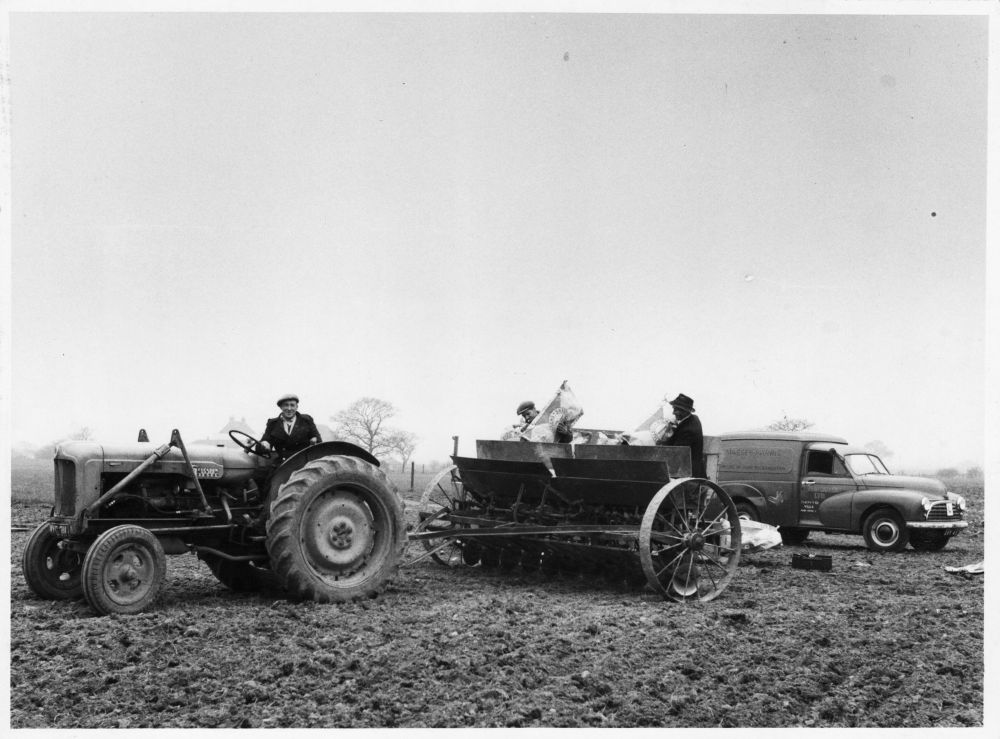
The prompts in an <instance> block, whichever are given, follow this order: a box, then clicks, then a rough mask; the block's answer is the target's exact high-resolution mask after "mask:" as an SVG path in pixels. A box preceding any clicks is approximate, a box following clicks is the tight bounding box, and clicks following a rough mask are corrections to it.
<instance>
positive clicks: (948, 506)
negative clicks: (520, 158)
mask: <svg viewBox="0 0 1000 739" xmlns="http://www.w3.org/2000/svg"><path fill="white" fill-rule="evenodd" d="M944 509H945V510H946V511H948V517H949V518H950V517H951V516H954V515H955V506H954V504H952V503H948V504H946V505H945V507H944Z"/></svg>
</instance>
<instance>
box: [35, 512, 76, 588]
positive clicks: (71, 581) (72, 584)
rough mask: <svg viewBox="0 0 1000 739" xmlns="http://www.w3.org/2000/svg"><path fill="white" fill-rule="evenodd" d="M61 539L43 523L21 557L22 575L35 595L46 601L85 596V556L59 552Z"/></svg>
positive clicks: (63, 550)
mask: <svg viewBox="0 0 1000 739" xmlns="http://www.w3.org/2000/svg"><path fill="white" fill-rule="evenodd" d="M59 542H60V538H59V537H58V536H55V535H54V534H52V533H51V532H50V530H49V524H48V523H47V522H46V523H43V524H42V525H41V526H39V527H38V528H37V529H35V530H34V532H32V534H31V536H30V537H29V538H28V543H27V544H26V545H25V547H24V555H23V556H22V557H21V571H22V572H23V573H24V580H25V582H27V583H28V587H29V588H31V592H33V593H34V594H35V595H37V596H38V597H39V598H45V599H46V600H72V599H74V598H79V597H80V596H81V595H83V585H82V584H81V582H80V574H81V572H82V571H83V555H82V554H80V553H78V552H71V551H70V550H68V549H60V548H59Z"/></svg>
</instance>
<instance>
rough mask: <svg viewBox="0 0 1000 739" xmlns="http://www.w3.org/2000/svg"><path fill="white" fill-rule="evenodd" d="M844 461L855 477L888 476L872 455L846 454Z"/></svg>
mask: <svg viewBox="0 0 1000 739" xmlns="http://www.w3.org/2000/svg"><path fill="white" fill-rule="evenodd" d="M844 460H845V461H846V462H847V466H848V467H849V468H850V470H851V472H853V473H854V474H855V475H888V474H890V473H889V470H888V469H886V466H885V465H884V464H882V460H881V459H879V458H878V457H876V456H875V455H874V454H848V455H845V457H844Z"/></svg>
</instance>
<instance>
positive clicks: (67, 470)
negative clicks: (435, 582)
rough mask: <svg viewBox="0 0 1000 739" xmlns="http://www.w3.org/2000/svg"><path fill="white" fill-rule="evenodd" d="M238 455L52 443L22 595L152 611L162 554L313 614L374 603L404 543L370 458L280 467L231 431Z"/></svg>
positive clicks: (304, 453) (394, 500)
mask: <svg viewBox="0 0 1000 739" xmlns="http://www.w3.org/2000/svg"><path fill="white" fill-rule="evenodd" d="M229 436H230V438H231V439H232V440H233V441H234V442H235V443H236V445H237V446H238V447H240V448H239V449H236V448H231V447H226V446H222V445H205V444H198V445H195V444H192V445H191V447H190V449H189V448H188V447H186V446H185V444H184V442H183V440H182V439H181V435H180V433H179V431H177V430H176V429H174V430H173V432H172V434H171V438H170V442H169V443H167V444H163V445H162V446H159V447H156V448H154V447H153V444H152V443H150V442H149V441H146V440H145V439H146V438H147V437H146V433H145V431H141V432H140V434H139V439H140V441H138V442H136V443H133V444H122V445H102V444H98V443H95V442H92V441H71V442H66V443H63V444H60V445H59V446H58V447H57V449H56V452H55V459H54V464H55V500H54V505H53V507H52V512H51V515H50V517H49V519H48V520H47V521H46V522H45V523H43V524H41V525H40V526H38V528H36V529H35V530H34V532H33V533H32V534H31V536H30V538H29V539H28V542H27V545H26V547H25V550H24V556H23V558H22V569H23V572H24V577H25V580H26V582H27V584H28V586H29V587H30V588H31V590H32V591H33V592H34V593H36V594H37V595H38V596H40V597H42V598H47V599H73V598H79V597H81V596H82V597H83V598H84V599H85V600H86V601H87V603H88V604H89V605H90V607H91V608H93V609H94V610H95V611H96V612H97V613H99V614H132V613H138V612H140V611H143V610H145V609H146V608H148V607H149V606H150V604H152V603H153V601H154V600H155V599H156V597H157V595H158V593H159V591H160V590H161V587H162V585H163V582H164V579H165V575H166V555H168V554H184V553H194V554H196V555H197V556H198V557H199V558H200V559H201V560H203V561H204V562H205V563H206V564H207V565H208V567H209V569H210V570H211V572H212V573H213V575H214V576H215V577H216V578H217V579H218V580H219V581H220V582H221V583H222V584H223V585H225V586H226V587H227V588H229V589H231V590H234V591H254V590H261V589H265V588H270V587H274V588H279V589H282V590H283V591H285V593H286V594H287V595H288V597H290V598H292V599H294V600H315V601H319V602H323V603H329V602H341V601H349V600H357V599H360V598H367V597H373V596H375V595H376V594H378V593H379V592H380V591H381V590H383V589H384V588H385V586H386V585H387V583H388V582H389V580H390V579H391V578H392V576H393V575H394V574H395V572H396V570H397V569H398V567H399V563H400V560H401V558H402V555H403V551H404V549H405V548H406V544H407V534H406V523H405V520H404V517H403V502H402V500H401V498H400V496H399V494H398V492H397V490H396V488H395V486H394V485H393V484H392V483H391V482H390V481H389V479H388V477H386V475H385V473H384V472H383V471H382V470H380V469H379V462H378V460H377V459H376V458H375V457H374V456H372V455H371V454H370V453H369V452H367V451H365V450H364V449H362V448H360V447H358V446H355V445H354V444H350V443H348V442H343V441H327V442H321V443H319V444H314V445H313V446H310V447H308V448H306V449H303V450H301V451H299V452H297V453H295V454H293V455H291V456H290V457H288V458H287V459H281V458H279V457H278V456H276V455H273V453H271V452H269V451H265V449H264V447H262V446H261V445H260V442H259V441H258V440H257V439H255V438H254V437H252V436H250V435H249V434H246V433H244V432H241V431H238V430H233V431H230V432H229Z"/></svg>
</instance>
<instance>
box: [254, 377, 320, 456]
mask: <svg viewBox="0 0 1000 739" xmlns="http://www.w3.org/2000/svg"><path fill="white" fill-rule="evenodd" d="M278 407H279V408H281V415H279V416H278V417H277V418H269V419H267V428H265V429H264V435H263V436H262V437H261V438H260V445H261V446H262V447H263V448H264V449H265V450H267V451H270V450H271V449H273V450H274V451H275V452H276V453H277V454H278V457H279V458H281V460H285V459H287V458H288V457H290V456H292V455H293V454H295V452H298V451H300V450H302V449H305V448H306V447H307V446H310V445H312V444H318V443H319V441H320V436H319V430H318V429H317V428H316V423H315V421H313V419H312V416H307V415H306V414H305V413H299V398H298V396H297V395H292V394H291V393H288V394H285V395H282V396H281V397H280V398H278Z"/></svg>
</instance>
